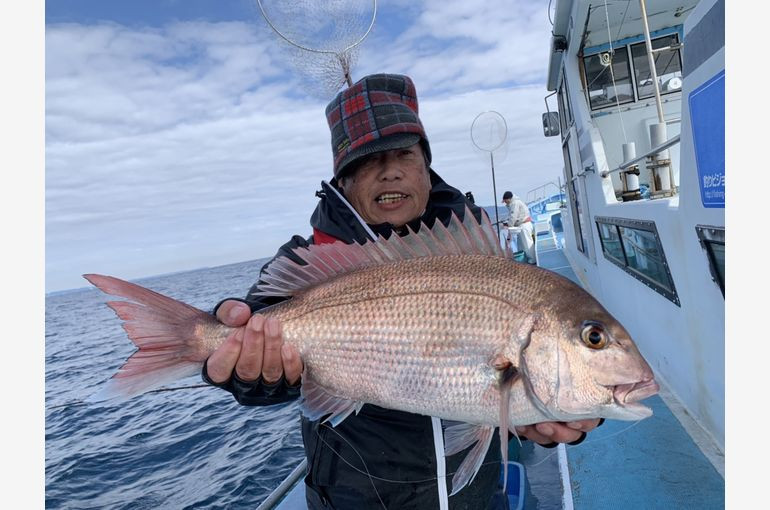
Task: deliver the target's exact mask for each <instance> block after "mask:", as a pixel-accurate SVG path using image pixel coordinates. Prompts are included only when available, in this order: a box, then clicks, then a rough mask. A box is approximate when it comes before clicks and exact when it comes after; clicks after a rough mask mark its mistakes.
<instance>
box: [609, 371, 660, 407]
mask: <svg viewBox="0 0 770 510" xmlns="http://www.w3.org/2000/svg"><path fill="white" fill-rule="evenodd" d="M658 391H660V386H658V383H657V382H655V379H654V378H649V379H643V380H641V381H637V382H634V383H628V384H618V385H617V386H615V389H614V390H613V393H612V395H613V397H614V399H615V402H616V403H617V404H618V405H619V406H621V407H623V408H625V409H626V410H628V411H631V412H632V413H634V414H638V415H639V416H650V415H651V414H652V410H651V409H650V408H648V407H647V406H645V405H642V404H640V403H639V401H640V400H644V399H645V398H647V397H651V396H653V395H655V394H657V393H658Z"/></svg>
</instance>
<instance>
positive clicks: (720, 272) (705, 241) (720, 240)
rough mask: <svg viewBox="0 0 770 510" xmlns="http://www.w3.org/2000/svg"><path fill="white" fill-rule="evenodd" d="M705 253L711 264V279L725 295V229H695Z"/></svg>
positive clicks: (706, 227) (703, 227) (700, 226)
mask: <svg viewBox="0 0 770 510" xmlns="http://www.w3.org/2000/svg"><path fill="white" fill-rule="evenodd" d="M695 231H696V232H697V233H698V240H699V241H700V244H701V247H702V248H703V251H705V252H706V258H707V259H708V263H709V271H711V278H712V279H713V280H714V282H716V284H717V285H719V290H721V291H722V297H724V295H725V229H724V228H721V227H711V226H706V225H698V226H696V227H695Z"/></svg>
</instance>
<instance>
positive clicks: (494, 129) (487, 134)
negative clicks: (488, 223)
mask: <svg viewBox="0 0 770 510" xmlns="http://www.w3.org/2000/svg"><path fill="white" fill-rule="evenodd" d="M507 139H508V124H506V122H505V118H503V116H502V115H500V114H499V113H498V112H495V111H487V112H482V113H480V114H478V115H477V116H476V118H475V119H473V123H472V124H471V140H472V141H473V145H475V146H476V147H477V148H478V149H479V150H481V151H482V152H483V153H485V154H488V155H489V156H488V157H489V163H490V166H491V170H492V196H493V202H492V203H495V204H496V203H497V200H498V198H497V183H496V179H495V154H497V155H498V162H499V161H501V160H502V159H504V158H505V156H506V154H507V153H508V144H507V143H506V140H507ZM501 156H502V157H501ZM495 226H497V235H498V237H501V235H500V218H499V215H498V211H497V207H496V206H495Z"/></svg>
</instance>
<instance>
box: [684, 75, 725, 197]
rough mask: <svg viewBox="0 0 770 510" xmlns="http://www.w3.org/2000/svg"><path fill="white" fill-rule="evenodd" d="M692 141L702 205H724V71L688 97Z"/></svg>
mask: <svg viewBox="0 0 770 510" xmlns="http://www.w3.org/2000/svg"><path fill="white" fill-rule="evenodd" d="M689 104H690V122H691V124H692V140H693V145H694V147H695V163H696V166H697V168H698V183H699V186H700V197H701V202H703V207H721V208H724V206H725V72H724V70H723V71H722V72H720V73H719V74H717V75H716V76H714V77H713V78H711V79H710V80H708V81H707V82H705V83H704V84H703V85H701V86H700V87H698V88H697V89H695V90H693V91H692V92H691V93H690V97H689Z"/></svg>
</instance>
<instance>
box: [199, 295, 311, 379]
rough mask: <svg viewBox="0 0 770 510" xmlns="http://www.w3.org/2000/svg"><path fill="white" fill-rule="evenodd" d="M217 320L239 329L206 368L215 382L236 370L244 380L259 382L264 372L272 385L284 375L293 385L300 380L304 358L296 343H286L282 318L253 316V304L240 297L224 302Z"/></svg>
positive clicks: (210, 358) (219, 309)
mask: <svg viewBox="0 0 770 510" xmlns="http://www.w3.org/2000/svg"><path fill="white" fill-rule="evenodd" d="M217 319H219V320H220V322H222V323H224V324H226V325H228V326H231V327H235V328H238V329H236V330H234V331H233V332H232V333H231V334H230V336H228V337H227V340H225V342H224V343H223V344H222V345H221V346H220V347H219V348H218V349H217V350H216V351H214V352H213V353H212V354H211V356H210V357H209V359H208V362H207V364H206V371H207V373H208V376H209V378H210V379H211V380H212V381H213V382H215V383H217V384H220V383H224V382H225V381H227V380H228V379H230V377H231V376H232V374H233V371H235V374H237V375H238V378H239V379H241V380H242V381H256V380H257V379H258V378H259V377H260V375H261V376H262V380H263V381H264V382H265V383H268V384H270V383H274V382H276V381H277V380H278V379H280V378H281V375H284V376H285V378H286V382H287V383H288V384H290V385H295V384H297V383H298V382H299V378H300V376H301V375H302V360H301V359H300V357H299V352H298V351H297V349H296V348H294V346H292V345H289V344H284V342H283V336H282V334H281V323H280V322H279V321H278V319H275V318H270V319H265V316H264V315H260V314H254V315H253V316H252V315H251V309H250V308H249V306H248V305H246V304H245V303H242V302H240V301H236V300H228V301H225V302H224V303H222V304H221V305H220V306H219V308H218V309H217Z"/></svg>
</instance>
